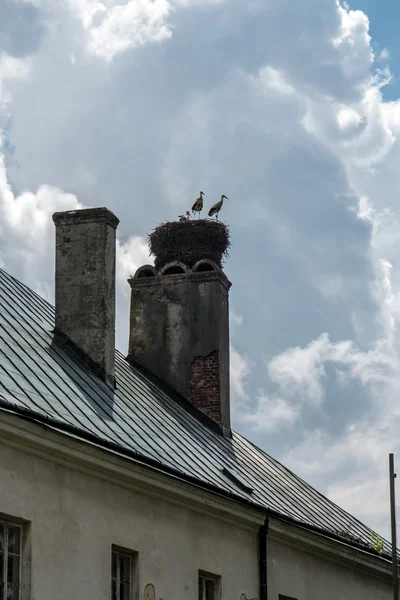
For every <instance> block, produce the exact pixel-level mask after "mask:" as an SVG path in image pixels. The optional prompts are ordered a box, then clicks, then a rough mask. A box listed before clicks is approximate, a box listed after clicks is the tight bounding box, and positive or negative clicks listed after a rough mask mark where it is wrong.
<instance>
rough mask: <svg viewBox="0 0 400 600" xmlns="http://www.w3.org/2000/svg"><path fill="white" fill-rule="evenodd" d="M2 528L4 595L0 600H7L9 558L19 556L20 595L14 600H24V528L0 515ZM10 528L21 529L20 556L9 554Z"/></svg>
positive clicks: (1, 580)
mask: <svg viewBox="0 0 400 600" xmlns="http://www.w3.org/2000/svg"><path fill="white" fill-rule="evenodd" d="M0 526H3V527H4V552H3V553H2V555H3V557H4V560H3V573H1V574H0V583H1V582H3V585H4V588H3V594H2V596H3V597H2V598H0V600H7V589H8V588H7V564H8V557H9V555H11V556H17V557H18V558H19V569H18V595H17V597H16V598H13V600H22V593H23V585H22V563H23V560H24V556H23V541H24V527H23V524H22V523H18V522H16V521H14V520H13V519H9V518H6V517H3V516H2V515H0ZM10 527H15V528H17V529H19V554H15V553H14V552H9V550H8V535H9V533H8V530H9V528H10Z"/></svg>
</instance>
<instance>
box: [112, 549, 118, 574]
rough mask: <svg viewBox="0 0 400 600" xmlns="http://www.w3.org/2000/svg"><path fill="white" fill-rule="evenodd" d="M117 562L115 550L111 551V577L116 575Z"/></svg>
mask: <svg viewBox="0 0 400 600" xmlns="http://www.w3.org/2000/svg"><path fill="white" fill-rule="evenodd" d="M117 564H118V554H117V553H116V552H113V553H112V556H111V577H116V576H117Z"/></svg>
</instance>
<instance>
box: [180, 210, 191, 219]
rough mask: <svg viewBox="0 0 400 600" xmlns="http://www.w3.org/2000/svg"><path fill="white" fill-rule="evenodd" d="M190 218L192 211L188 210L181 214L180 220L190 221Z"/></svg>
mask: <svg viewBox="0 0 400 600" xmlns="http://www.w3.org/2000/svg"><path fill="white" fill-rule="evenodd" d="M188 219H190V212H189V211H188V210H187V211H186V212H185V214H184V215H179V220H180V221H188Z"/></svg>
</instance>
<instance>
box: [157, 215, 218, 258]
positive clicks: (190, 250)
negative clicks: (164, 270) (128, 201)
mask: <svg viewBox="0 0 400 600" xmlns="http://www.w3.org/2000/svg"><path fill="white" fill-rule="evenodd" d="M148 238H149V249H150V254H152V255H153V256H154V257H155V260H154V264H155V267H156V268H158V269H159V268H161V267H163V266H164V265H166V264H167V263H169V262H172V261H175V260H178V261H180V262H183V263H184V264H185V265H187V266H188V267H193V265H194V264H195V263H196V262H197V261H198V260H202V259H208V260H213V261H214V262H215V263H216V264H217V265H218V266H219V267H221V263H222V262H223V261H224V260H225V259H226V258H227V257H228V249H229V246H230V241H229V227H228V226H227V225H225V223H221V221H211V220H210V219H193V220H192V219H189V220H188V221H171V222H166V223H162V224H161V225H159V226H158V227H156V228H155V229H153V231H152V232H151V233H150V234H149V236H148Z"/></svg>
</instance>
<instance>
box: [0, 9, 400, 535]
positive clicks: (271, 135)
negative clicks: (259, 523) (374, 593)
mask: <svg viewBox="0 0 400 600" xmlns="http://www.w3.org/2000/svg"><path fill="white" fill-rule="evenodd" d="M399 17H400V8H399V7H396V4H395V3H394V2H393V1H392V0H354V3H350V5H348V4H345V3H339V2H338V1H336V0H302V2H293V0H268V1H265V0H246V2H243V1H240V0H1V2H0V131H1V135H0V140H1V145H0V214H1V218H0V266H1V267H2V268H4V269H6V270H7V271H8V272H9V273H11V274H12V275H14V276H15V277H17V278H19V279H20V280H22V281H23V282H25V283H26V284H28V285H29V286H31V287H32V288H34V289H35V290H36V291H38V292H39V293H40V294H42V295H43V296H44V297H46V298H47V299H48V300H50V301H51V302H53V300H54V225H53V222H52V218H51V215H52V213H53V212H55V211H59V210H67V209H73V208H77V207H84V206H107V207H108V208H110V209H111V210H112V211H113V212H114V213H115V214H116V215H117V216H118V217H119V219H120V225H119V228H118V242H117V346H118V348H119V349H120V350H121V351H122V352H126V351H127V341H128V318H129V286H128V284H127V281H126V280H127V278H128V277H129V275H130V274H133V273H134V272H135V270H136V268H137V267H139V266H140V265H142V264H144V263H148V262H149V260H150V259H149V257H148V251H147V242H146V239H147V234H148V232H149V231H151V229H152V228H153V227H155V226H156V225H158V224H159V223H160V222H162V221H163V220H164V219H167V220H172V219H176V217H177V215H179V214H180V213H181V212H182V211H185V210H186V209H188V208H190V206H191V205H192V203H193V201H194V200H195V198H196V197H197V196H198V193H199V191H200V190H203V191H204V192H205V194H206V195H205V202H206V205H207V206H208V205H211V204H213V203H214V202H215V201H216V200H218V199H219V197H220V194H222V193H224V194H226V195H227V196H228V197H229V200H227V201H226V202H225V204H224V207H223V212H221V218H222V219H223V220H224V221H225V222H226V223H228V224H229V226H230V230H231V236H232V248H231V251H230V257H229V259H228V261H227V263H226V267H225V271H226V273H227V275H228V277H229V278H230V280H231V281H232V284H233V285H232V288H231V295H230V303H231V304H230V305H231V344H232V347H231V391H232V412H233V426H234V428H235V429H237V430H239V431H240V432H241V433H243V434H245V435H246V436H247V437H248V438H249V439H250V440H252V441H253V442H254V443H256V444H257V445H259V446H260V447H262V448H263V449H264V450H266V451H267V452H268V453H269V454H271V455H272V456H274V457H276V458H278V459H279V460H280V461H281V462H283V463H284V464H285V465H286V466H287V467H289V468H291V469H293V470H294V471H295V472H296V473H297V474H298V475H300V476H301V477H303V478H304V479H306V480H307V481H308V482H309V483H311V484H312V485H314V486H315V487H316V488H317V489H319V490H320V491H322V492H323V493H324V494H326V495H327V496H328V497H329V498H331V499H332V500H334V501H335V502H337V503H338V504H340V505H341V506H342V507H343V508H345V509H346V510H348V511H349V512H350V513H352V514H353V515H354V516H355V517H358V518H359V519H361V520H362V521H364V522H365V523H366V524H367V525H369V526H371V527H373V528H374V529H375V530H376V531H377V532H378V533H380V534H381V535H385V536H386V537H388V536H389V517H388V515H389V496H388V487H389V486H388V453H389V452H394V453H395V456H396V455H398V461H400V438H399V435H398V431H399V428H400V393H399V392H400V361H399V351H400V334H399V327H398V326H399V321H400V228H399V225H398V222H399V219H400V201H399V189H400V171H399V169H398V164H399V158H400V142H399V141H398V139H397V138H398V137H399V133H400V100H399V98H400V79H399V74H400V34H399V33H398V22H399V20H398V18H399ZM398 464H400V462H399V463H398ZM398 501H399V503H400V489H399V490H398ZM399 518H400V513H399Z"/></svg>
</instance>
